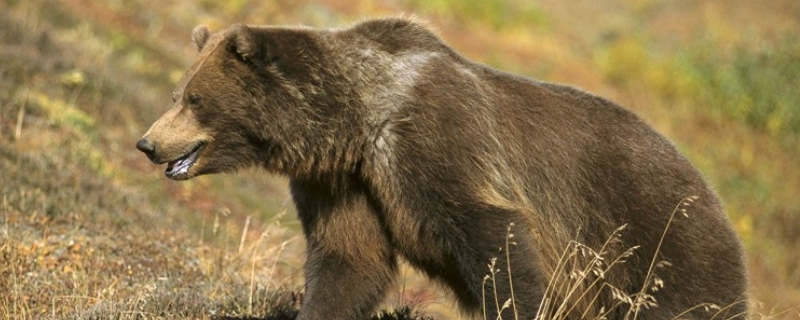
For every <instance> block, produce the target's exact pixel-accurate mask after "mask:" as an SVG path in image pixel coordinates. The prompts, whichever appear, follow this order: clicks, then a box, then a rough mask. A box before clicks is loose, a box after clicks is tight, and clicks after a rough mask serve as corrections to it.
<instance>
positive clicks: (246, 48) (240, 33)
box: [228, 24, 261, 61]
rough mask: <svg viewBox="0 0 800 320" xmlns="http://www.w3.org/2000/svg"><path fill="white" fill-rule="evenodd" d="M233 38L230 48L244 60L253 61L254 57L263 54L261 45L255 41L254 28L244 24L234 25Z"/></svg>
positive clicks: (229, 44)
mask: <svg viewBox="0 0 800 320" xmlns="http://www.w3.org/2000/svg"><path fill="white" fill-rule="evenodd" d="M231 34H232V36H231V39H230V41H229V43H228V48H229V49H230V50H231V51H232V52H234V53H236V54H237V55H239V58H241V59H242V60H244V61H252V59H253V57H256V56H258V55H260V54H261V52H259V46H258V44H257V43H256V41H255V35H254V34H253V30H251V29H250V28H249V27H248V26H246V25H243V24H237V25H235V26H233V28H232V30H231Z"/></svg>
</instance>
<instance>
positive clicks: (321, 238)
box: [291, 180, 397, 320]
mask: <svg viewBox="0 0 800 320" xmlns="http://www.w3.org/2000/svg"><path fill="white" fill-rule="evenodd" d="M291 189H292V196H293V197H294V199H295V202H296V205H297V211H298V215H299V217H300V220H301V222H302V225H303V231H304V232H305V235H306V241H307V260H306V265H305V277H306V286H305V288H306V289H305V290H306V292H305V296H304V299H303V305H302V307H301V309H300V314H299V315H298V317H297V319H298V320H322V319H343V320H349V319H352V320H363V319H368V317H369V315H370V313H371V312H373V311H374V308H375V307H376V306H377V304H378V303H379V302H380V300H381V299H382V298H383V297H384V295H385V292H386V289H387V288H388V287H389V285H391V283H392V282H393V280H394V278H395V274H396V269H397V262H396V257H395V254H394V252H393V250H392V248H391V246H390V243H389V240H388V237H387V235H386V233H385V232H384V228H383V226H382V222H381V220H380V218H379V216H378V213H377V210H375V208H374V205H373V204H372V203H370V201H369V199H368V197H367V195H366V194H365V193H364V192H363V189H361V188H359V187H358V184H355V185H351V183H348V187H346V188H342V186H340V185H339V186H337V187H335V188H331V187H329V186H326V185H325V184H323V183H319V182H310V181H299V180H293V181H292V182H291Z"/></svg>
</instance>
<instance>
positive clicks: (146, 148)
mask: <svg viewBox="0 0 800 320" xmlns="http://www.w3.org/2000/svg"><path fill="white" fill-rule="evenodd" d="M136 149H139V151H141V152H144V154H145V155H147V157H148V158H150V160H151V161H155V156H156V144H155V143H154V142H152V141H150V140H147V139H145V138H141V139H139V142H136Z"/></svg>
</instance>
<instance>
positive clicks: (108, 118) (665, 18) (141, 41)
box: [0, 0, 800, 319]
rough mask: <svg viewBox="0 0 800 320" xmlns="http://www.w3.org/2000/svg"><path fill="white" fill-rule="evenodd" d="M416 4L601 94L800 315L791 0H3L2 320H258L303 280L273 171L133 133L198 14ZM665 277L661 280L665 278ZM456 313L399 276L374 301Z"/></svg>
mask: <svg viewBox="0 0 800 320" xmlns="http://www.w3.org/2000/svg"><path fill="white" fill-rule="evenodd" d="M401 14H402V15H405V16H415V17H418V18H421V19H424V20H426V21H427V22H428V23H429V25H431V26H432V27H434V28H435V29H436V30H437V32H438V33H439V34H440V36H441V37H442V38H443V39H444V40H445V41H446V42H447V43H449V44H451V45H452V46H453V47H454V48H455V49H456V50H458V51H460V52H461V53H463V54H464V55H465V56H467V57H468V58H470V59H472V60H475V61H479V62H482V63H485V64H487V65H490V66H493V67H496V68H499V69H502V70H506V71H510V72H513V73H518V74H523V75H527V76H531V77H535V78H537V79H540V80H545V81H551V82H559V83H567V84H570V85H574V86H576V87H580V88H583V89H585V90H588V91H591V92H594V93H597V94H599V95H602V96H604V97H607V98H610V99H612V100H614V101H616V102H618V103H619V104H621V105H623V106H625V107H627V108H630V109H631V110H633V111H635V112H636V113H637V114H639V115H640V116H642V117H643V118H644V119H646V120H647V122H649V123H650V124H652V125H653V126H654V127H655V128H656V129H657V130H658V131H660V132H662V133H663V134H665V135H666V136H667V137H669V138H670V139H672V140H673V141H674V142H675V143H676V145H677V146H678V147H679V149H680V150H681V151H682V152H683V153H684V154H686V155H687V156H688V157H689V158H690V159H691V160H692V161H693V163H694V164H695V165H696V166H698V167H699V168H700V170H701V171H702V172H704V173H705V174H706V177H707V179H708V180H709V181H710V183H711V184H712V185H713V186H714V187H715V188H716V189H717V191H718V192H719V194H720V195H721V197H722V199H723V200H724V202H725V204H726V208H727V212H728V214H729V216H730V219H731V221H732V222H733V224H734V226H735V227H736V230H737V231H738V232H739V234H740V235H741V238H742V239H743V241H744V245H745V247H746V250H747V253H748V265H749V270H750V283H751V287H752V288H751V294H752V296H751V298H752V299H753V311H754V312H756V313H757V316H759V317H760V318H770V319H771V318H777V319H798V318H800V313H798V311H797V310H798V308H799V307H800V250H798V249H797V248H798V247H800V169H798V167H799V166H800V163H798V160H797V159H800V148H798V147H799V146H800V95H799V94H797V93H796V92H797V88H798V85H800V2H798V1H796V0H770V1H745V0H727V1H722V0H720V1H701V0H676V1H667V0H620V1H610V0H591V1H590V0H576V1H557V0H538V1H525V0H507V1H501V0H466V1H459V0H408V1H402V0H380V1H366V0H353V1H350V0H348V1H345V0H328V1H311V0H274V1H254V0H231V1H212V0H195V1H177V0H161V1H153V0H127V1H122V0H105V1H93V0H58V1H57V0H0V197H2V200H0V291H2V292H3V294H2V296H1V297H0V318H3V319H26V318H27V319H42V318H59V319H60V318H92V317H95V318H98V317H99V318H107V317H117V318H126V317H127V318H137V319H138V318H144V319H150V318H160V317H164V318H187V319H193V318H210V317H218V316H222V315H229V316H238V317H242V319H244V318H243V317H245V316H248V315H256V316H264V315H266V314H269V313H270V312H272V310H274V309H275V305H276V304H279V303H283V304H285V305H288V307H287V308H292V306H293V304H295V307H296V303H295V302H294V301H292V297H296V295H293V294H292V290H297V289H298V288H299V287H300V286H302V272H301V266H302V257H303V253H302V250H303V247H304V243H303V240H302V237H301V236H300V230H299V226H298V223H297V221H296V219H295V216H294V213H293V212H292V205H291V199H290V198H289V196H288V194H287V191H286V188H285V185H286V181H284V180H282V179H281V178H280V177H274V176H270V175H268V174H265V173H263V172H260V171H258V170H253V171H245V172H240V173H238V174H232V175H223V176H207V177H200V178H196V179H193V180H191V181H187V182H182V183H176V182H172V181H168V180H167V179H166V178H164V177H163V173H162V170H163V167H157V166H155V165H153V164H151V163H150V162H149V161H148V160H147V159H146V158H145V157H144V156H142V155H141V154H140V153H139V152H138V151H136V150H135V148H134V144H135V142H136V140H137V139H138V138H139V136H140V135H141V134H142V133H144V131H146V129H147V128H148V127H149V125H150V124H151V123H152V122H153V121H154V120H155V119H157V118H158V116H159V115H160V114H161V113H163V112H164V111H166V110H167V108H168V107H169V106H170V105H171V100H170V99H171V98H170V97H171V94H170V93H171V91H172V90H173V88H174V86H175V84H176V82H177V81H178V79H179V78H180V76H181V75H182V73H183V71H184V70H185V69H186V68H187V67H188V66H189V65H190V63H191V62H192V61H193V59H194V57H195V55H196V52H195V47H194V45H193V44H192V43H191V41H190V32H191V30H192V28H193V27H194V26H196V25H198V24H206V25H208V26H209V27H210V28H211V29H212V30H219V29H222V28H225V27H227V26H228V25H230V24H233V23H238V22H244V23H249V24H280V25H308V26H313V27H322V28H328V27H344V26H347V25H349V24H352V23H354V22H357V21H359V20H362V19H365V18H371V17H380V16H397V15H401ZM667 285H669V284H667ZM403 305H411V306H412V308H413V309H415V310H418V311H419V312H421V313H424V314H429V315H434V316H437V317H439V318H442V319H458V314H456V313H454V312H452V311H451V310H452V307H453V305H452V304H451V303H450V302H449V299H448V298H447V295H446V294H442V293H440V292H439V291H438V290H437V289H435V286H431V285H430V284H429V283H427V282H426V281H425V280H424V279H422V278H421V277H419V276H418V275H416V274H415V273H413V271H410V270H407V268H406V269H404V272H403V276H402V277H401V280H400V281H398V286H397V288H396V289H394V290H393V292H392V293H391V294H390V296H389V297H388V298H387V301H386V303H385V306H386V307H387V308H392V307H396V306H403Z"/></svg>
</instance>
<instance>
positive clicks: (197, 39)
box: [192, 25, 211, 51]
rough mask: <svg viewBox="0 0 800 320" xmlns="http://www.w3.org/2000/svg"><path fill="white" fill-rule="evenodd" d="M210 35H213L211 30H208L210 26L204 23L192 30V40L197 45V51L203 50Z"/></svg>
mask: <svg viewBox="0 0 800 320" xmlns="http://www.w3.org/2000/svg"><path fill="white" fill-rule="evenodd" d="M209 36H211V31H208V27H206V26H204V25H199V26H197V27H195V28H194V30H192V41H194V45H196V46H197V51H200V50H203V47H204V46H205V45H206V42H208V37H209Z"/></svg>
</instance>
